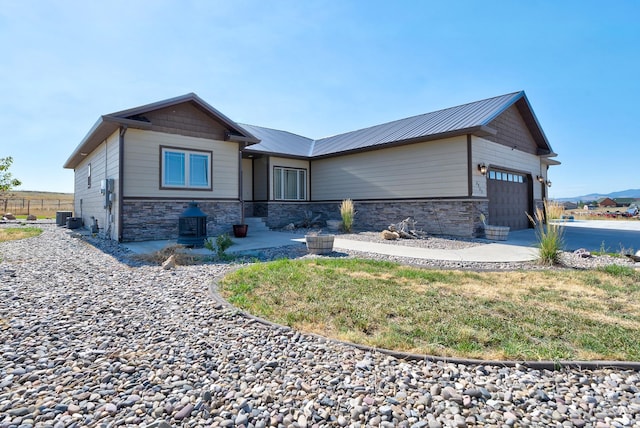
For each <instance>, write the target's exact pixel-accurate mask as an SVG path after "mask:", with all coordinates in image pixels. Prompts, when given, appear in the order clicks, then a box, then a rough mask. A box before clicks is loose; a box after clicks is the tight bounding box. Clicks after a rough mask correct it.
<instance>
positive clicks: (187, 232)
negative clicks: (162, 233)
mask: <svg viewBox="0 0 640 428" xmlns="http://www.w3.org/2000/svg"><path fill="white" fill-rule="evenodd" d="M206 237H207V215H206V214H205V213H203V212H202V211H201V210H200V208H198V204H197V203H195V202H189V206H188V207H187V209H186V210H184V211H183V212H182V214H180V217H178V244H181V245H184V246H185V247H203V246H204V240H205V239H206Z"/></svg>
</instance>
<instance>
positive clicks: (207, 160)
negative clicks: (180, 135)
mask: <svg viewBox="0 0 640 428" xmlns="http://www.w3.org/2000/svg"><path fill="white" fill-rule="evenodd" d="M160 150H161V159H162V171H161V173H160V175H161V181H162V183H161V186H160V187H161V188H176V187H180V188H188V189H204V190H210V189H211V152H200V151H192V150H180V149H174V148H169V147H161V148H160Z"/></svg>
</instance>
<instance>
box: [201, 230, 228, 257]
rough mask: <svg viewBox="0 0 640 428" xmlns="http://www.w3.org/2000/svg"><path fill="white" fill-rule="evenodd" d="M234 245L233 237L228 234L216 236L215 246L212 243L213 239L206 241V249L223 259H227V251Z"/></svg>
mask: <svg viewBox="0 0 640 428" xmlns="http://www.w3.org/2000/svg"><path fill="white" fill-rule="evenodd" d="M232 245H233V241H232V240H231V237H230V236H229V235H227V234H226V233H223V234H222V235H218V236H216V240H215V245H214V243H213V242H212V241H211V239H207V240H206V241H204V247H205V248H206V249H207V250H209V251H213V252H215V253H216V255H217V256H218V257H219V258H221V259H225V258H226V257H227V254H226V253H225V251H227V250H228V249H229V247H230V246H232Z"/></svg>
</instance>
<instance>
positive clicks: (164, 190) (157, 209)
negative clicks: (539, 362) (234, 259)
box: [64, 92, 559, 241]
mask: <svg viewBox="0 0 640 428" xmlns="http://www.w3.org/2000/svg"><path fill="white" fill-rule="evenodd" d="M555 156H556V154H555V153H554V152H553V150H552V149H551V146H550V144H549V142H548V141H547V138H546V136H545V135H544V132H543V131H542V128H541V126H540V124H539V123H538V120H537V119H536V117H535V114H534V112H533V109H532V108H531V105H530V104H529V101H528V99H527V97H526V95H525V93H524V92H515V93H511V94H506V95H501V96H498V97H493V98H489V99H485V100H481V101H476V102H472V103H469V104H465V105H461V106H456V107H452V108H448V109H444V110H439V111H435V112H432V113H427V114H423V115H418V116H414V117H410V118H406V119H400V120H396V121H393V122H389V123H385V124H381V125H376V126H372V127H369V128H365V129H360V130H356V131H353V132H348V133H345V134H340V135H335V136H332V137H326V138H321V139H311V138H307V137H303V136H300V135H295V134H293V133H290V132H287V131H284V130H276V129H270V128H265V127H260V126H255V125H246V124H238V123H236V122H234V121H233V120H231V119H230V118H228V117H226V116H225V115H223V114H222V113H221V112H219V111H218V110H216V109H215V108H213V107H212V106H210V105H209V104H207V103H206V102H205V101H204V100H202V99H201V98H199V97H198V96H197V95H195V94H187V95H184V96H180V97H176V98H172V99H168V100H164V101H160V102H157V103H153V104H148V105H145V106H141V107H136V108H133V109H130V110H125V111H120V112H116V113H112V114H108V115H105V116H102V117H101V118H100V119H99V120H98V121H97V123H96V124H95V125H94V126H93V128H91V130H90V131H89V133H88V134H87V135H86V137H85V138H84V139H83V140H82V141H81V142H80V144H79V145H78V147H77V148H76V149H75V150H74V152H73V153H72V154H71V156H70V157H69V159H68V160H67V162H66V163H65V165H64V167H65V168H72V169H74V171H75V215H76V216H78V217H81V218H82V220H83V222H84V224H85V226H87V227H88V226H95V223H96V222H97V223H98V228H99V230H100V231H101V233H102V234H104V235H105V236H107V237H109V238H111V239H117V240H119V241H135V240H152V239H170V238H175V237H176V236H177V223H178V221H177V219H178V216H179V215H180V213H181V212H182V211H183V210H184V209H185V208H186V206H187V203H188V202H190V201H192V200H195V201H197V202H198V203H199V205H200V207H201V209H202V210H203V211H204V212H205V213H206V214H207V215H208V220H207V230H208V232H209V234H211V235H215V234H218V233H221V232H228V231H230V229H231V225H232V224H235V223H239V222H240V221H241V218H242V217H243V215H242V214H243V213H242V212H241V210H242V209H244V215H245V216H247V217H252V216H253V217H261V218H263V219H264V221H265V222H266V223H267V225H268V226H270V227H281V226H284V225H286V224H288V223H291V222H295V221H298V220H300V219H302V218H303V216H304V215H305V212H307V211H312V212H313V213H314V214H322V216H323V217H324V219H338V218H339V213H338V205H339V203H340V201H341V200H342V199H345V198H351V199H352V200H354V203H355V206H356V210H357V217H356V220H357V226H358V227H359V228H362V229H373V230H379V229H382V228H385V227H387V226H388V225H389V224H390V223H395V222H397V221H399V220H402V219H404V218H406V217H409V216H411V217H414V218H415V219H416V220H417V222H418V226H419V227H421V228H422V229H424V230H425V231H426V232H428V233H433V234H444V235H455V236H463V237H472V236H478V235H479V234H480V233H481V231H482V222H481V220H480V217H481V215H480V214H481V213H482V214H484V215H485V216H486V217H487V219H488V221H489V223H491V224H496V225H504V226H510V227H511V228H512V229H522V228H527V227H530V225H529V221H528V219H527V216H526V213H532V212H533V210H534V207H536V206H540V205H541V203H542V200H543V199H545V198H546V187H547V186H548V185H550V181H549V180H548V179H547V171H548V168H549V166H551V165H558V164H559V162H557V161H556V160H554V159H552V158H553V157H555Z"/></svg>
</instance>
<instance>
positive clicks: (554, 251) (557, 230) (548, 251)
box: [527, 201, 564, 265]
mask: <svg viewBox="0 0 640 428" xmlns="http://www.w3.org/2000/svg"><path fill="white" fill-rule="evenodd" d="M547 205H548V202H547V201H545V202H544V206H545V209H544V210H542V209H540V208H536V212H535V216H534V217H531V216H530V215H529V214H527V217H529V221H530V222H531V223H532V224H533V226H534V227H535V230H536V238H537V239H538V248H539V249H540V254H539V258H540V262H541V263H542V264H545V265H554V264H557V263H558V262H559V257H560V251H561V250H562V248H563V246H564V242H563V235H564V228H563V226H562V225H559V224H554V223H549V222H546V221H545V215H544V213H545V211H547V212H549V211H548V209H547Z"/></svg>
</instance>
